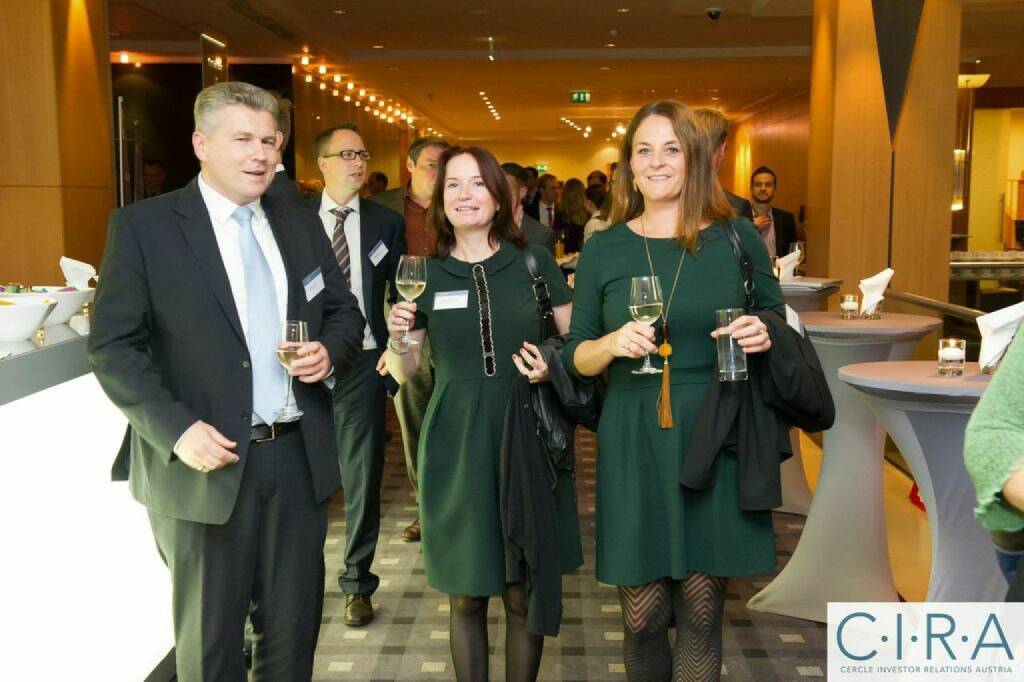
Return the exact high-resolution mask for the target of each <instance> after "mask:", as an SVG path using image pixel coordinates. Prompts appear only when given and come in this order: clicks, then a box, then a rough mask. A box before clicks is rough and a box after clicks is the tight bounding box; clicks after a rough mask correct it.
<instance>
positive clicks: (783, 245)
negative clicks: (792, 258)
mask: <svg viewBox="0 0 1024 682" xmlns="http://www.w3.org/2000/svg"><path fill="white" fill-rule="evenodd" d="M772 220H773V221H774V222H775V251H776V253H775V255H776V256H778V257H780V258H781V257H782V256H785V255H786V254H787V253H789V246H790V244H792V243H793V242H795V241H796V218H794V217H793V214H792V213H790V212H789V211H784V210H782V209H781V208H775V207H774V206H772Z"/></svg>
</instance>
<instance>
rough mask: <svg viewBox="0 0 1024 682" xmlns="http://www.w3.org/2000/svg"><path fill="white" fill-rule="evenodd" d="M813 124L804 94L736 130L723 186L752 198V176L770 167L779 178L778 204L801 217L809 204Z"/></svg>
mask: <svg viewBox="0 0 1024 682" xmlns="http://www.w3.org/2000/svg"><path fill="white" fill-rule="evenodd" d="M810 123H811V113H810V100H809V97H808V95H807V93H804V94H802V95H800V96H799V97H795V98H793V99H790V100H788V101H786V102H782V103H780V104H778V105H775V106H772V107H769V108H767V109H763V110H761V111H759V112H757V113H756V114H754V115H753V116H751V117H750V118H748V119H746V120H744V121H742V122H740V123H738V124H736V125H734V126H732V128H731V129H730V131H729V147H728V153H727V154H726V159H725V161H724V162H723V163H722V168H721V169H720V172H719V177H720V179H721V181H722V186H723V187H725V188H726V189H729V190H731V191H732V192H734V193H736V194H739V195H740V196H743V197H749V196H750V174H751V173H752V172H753V171H754V169H755V168H757V167H758V166H768V167H769V168H771V169H772V170H773V171H775V174H776V176H777V178H778V186H777V188H776V195H775V204H776V205H777V206H779V207H780V208H784V209H786V210H787V211H792V212H793V213H794V214H795V213H797V211H798V210H799V209H800V206H803V205H805V204H806V203H807V139H808V135H809V132H810Z"/></svg>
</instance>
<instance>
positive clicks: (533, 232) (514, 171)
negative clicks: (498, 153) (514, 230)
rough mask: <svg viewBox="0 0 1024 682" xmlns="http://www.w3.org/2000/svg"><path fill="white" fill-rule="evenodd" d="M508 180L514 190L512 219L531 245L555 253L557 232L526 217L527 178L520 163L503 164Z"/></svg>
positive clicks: (509, 162) (502, 167) (527, 175)
mask: <svg viewBox="0 0 1024 682" xmlns="http://www.w3.org/2000/svg"><path fill="white" fill-rule="evenodd" d="M501 169H502V170H503V171H505V177H506V178H508V183H509V187H511V189H512V199H513V201H512V218H513V219H514V220H515V221H516V224H517V225H518V226H519V229H520V230H522V232H523V236H524V237H526V241H527V242H529V243H530V244H536V245H538V246H543V247H544V248H545V249H547V250H548V251H550V252H551V253H554V252H555V231H554V230H552V229H551V228H550V227H544V226H543V225H541V224H540V223H539V222H537V221H536V220H534V219H533V218H531V217H530V216H528V215H526V213H525V212H524V210H523V198H524V197H525V196H526V190H527V185H526V183H527V177H529V174H528V173H526V171H525V169H524V168H523V167H522V166H520V165H519V164H518V163H513V162H512V161H508V162H506V163H503V164H501Z"/></svg>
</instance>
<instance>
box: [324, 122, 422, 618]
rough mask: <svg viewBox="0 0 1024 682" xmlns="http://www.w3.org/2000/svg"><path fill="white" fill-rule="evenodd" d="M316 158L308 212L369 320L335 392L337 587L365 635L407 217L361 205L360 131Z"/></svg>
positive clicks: (364, 156)
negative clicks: (385, 371)
mask: <svg viewBox="0 0 1024 682" xmlns="http://www.w3.org/2000/svg"><path fill="white" fill-rule="evenodd" d="M313 154H314V156H315V157H316V159H317V165H318V166H319V168H320V172H321V173H322V174H323V176H324V191H323V192H322V193H321V194H317V195H314V196H312V197H310V199H309V201H310V204H309V205H310V207H311V208H312V209H313V210H314V211H316V212H317V214H318V215H319V216H320V221H321V223H322V225H323V229H324V231H325V232H326V234H327V238H328V240H330V242H331V247H332V248H333V250H334V255H335V258H336V259H337V262H338V266H339V269H340V270H341V274H342V278H343V279H344V281H345V285H346V286H347V287H348V289H349V290H350V291H351V292H352V294H353V295H354V296H355V297H356V301H358V303H359V309H360V310H361V311H362V313H363V316H364V317H365V318H366V326H365V327H364V328H363V337H362V353H361V354H360V356H359V359H358V360H357V361H356V363H355V366H354V367H352V369H350V370H349V371H348V373H346V374H344V375H339V376H338V379H337V383H336V384H335V385H334V392H333V399H334V422H335V431H336V437H337V444H338V460H339V463H340V468H341V487H342V489H343V490H344V491H345V530H346V533H345V535H346V540H345V569H344V571H343V572H342V574H341V575H340V576H338V584H339V586H340V587H341V589H342V591H343V592H344V593H345V624H346V625H349V626H356V627H358V626H363V625H368V624H369V623H370V622H371V621H372V620H373V603H372V601H371V595H372V594H373V593H374V592H375V591H376V590H377V586H378V585H379V584H380V578H378V577H377V576H376V575H374V573H373V572H372V571H371V567H372V564H373V557H374V553H375V552H376V549H377V538H378V536H379V535H380V486H381V479H382V477H383V474H384V409H385V405H386V401H387V391H386V385H385V378H384V377H382V376H381V375H380V374H378V373H377V371H376V367H377V362H378V360H379V359H380V356H381V353H382V352H383V351H384V348H385V346H386V345H387V338H388V332H387V325H386V323H385V321H384V298H385V296H386V295H387V290H388V287H389V286H390V289H391V291H392V292H394V291H395V272H396V271H397V269H398V259H399V257H400V256H401V255H402V254H403V253H405V236H404V230H403V227H402V216H401V215H399V214H398V213H395V212H394V211H392V210H391V209H389V208H386V207H385V206H383V205H381V204H378V203H374V202H372V201H363V200H362V199H360V197H359V189H360V188H361V187H362V185H363V180H364V179H365V177H366V167H367V164H368V162H369V161H370V158H371V156H370V152H368V151H367V150H366V145H365V144H363V138H362V136H360V134H359V129H358V127H357V126H356V125H355V124H352V123H342V124H341V125H338V126H335V127H333V128H328V129H327V130H324V131H323V132H321V133H320V134H319V135H318V136H317V137H316V140H314V142H313ZM392 296H394V294H393V293H392Z"/></svg>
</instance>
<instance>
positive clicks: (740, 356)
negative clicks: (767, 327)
mask: <svg viewBox="0 0 1024 682" xmlns="http://www.w3.org/2000/svg"><path fill="white" fill-rule="evenodd" d="M743 315H744V311H743V308H725V309H723V310H716V311H715V329H716V330H717V331H718V336H717V337H716V338H715V346H716V349H717V351H718V380H719V381H746V380H747V354H746V353H744V352H743V348H742V347H741V346H740V344H739V342H738V341H736V339H734V338H732V334H730V333H729V332H727V331H726V328H727V327H728V326H729V325H730V324H732V323H733V322H734V321H735V320H736V319H738V318H740V317H742V316H743Z"/></svg>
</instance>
